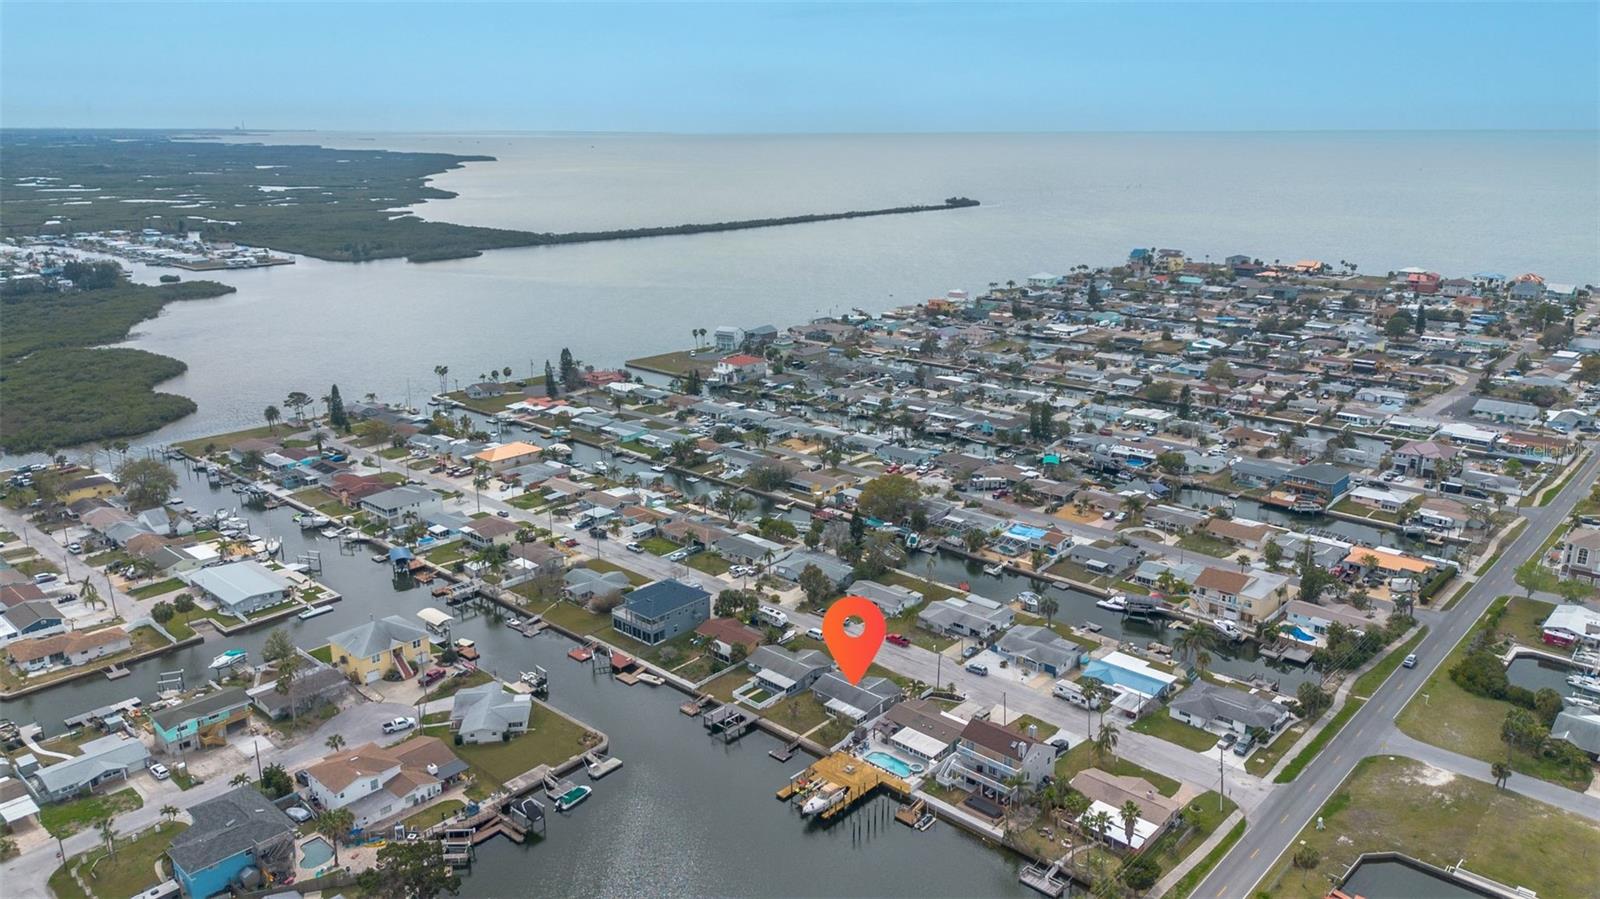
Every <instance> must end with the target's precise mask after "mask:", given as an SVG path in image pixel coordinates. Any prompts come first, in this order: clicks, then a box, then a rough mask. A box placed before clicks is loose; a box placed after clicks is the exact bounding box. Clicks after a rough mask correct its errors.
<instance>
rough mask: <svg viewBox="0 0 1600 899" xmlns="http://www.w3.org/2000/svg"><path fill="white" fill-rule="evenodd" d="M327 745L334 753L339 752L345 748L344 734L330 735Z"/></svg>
mask: <svg viewBox="0 0 1600 899" xmlns="http://www.w3.org/2000/svg"><path fill="white" fill-rule="evenodd" d="M327 744H328V748H329V749H330V750H332V751H334V752H338V751H339V750H340V749H341V748H342V747H343V746H344V735H343V734H329V735H328V739H327Z"/></svg>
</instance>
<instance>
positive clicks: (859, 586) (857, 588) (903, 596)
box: [850, 581, 923, 618]
mask: <svg viewBox="0 0 1600 899" xmlns="http://www.w3.org/2000/svg"><path fill="white" fill-rule="evenodd" d="M850 592H851V593H854V594H855V595H857V596H863V597H866V598H867V599H870V600H872V604H873V605H875V606H877V607H878V611H880V612H882V613H883V614H884V617H886V618H894V617H896V616H897V615H901V614H904V613H905V612H906V610H908V609H911V608H913V607H915V606H916V605H918V604H919V603H921V602H922V600H923V596H922V594H921V593H918V592H917V591H915V590H912V589H910V588H908V587H902V586H900V585H899V584H880V583H878V582H877V581H856V582H855V583H854V584H851V585H850Z"/></svg>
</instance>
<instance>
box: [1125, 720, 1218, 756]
mask: <svg viewBox="0 0 1600 899" xmlns="http://www.w3.org/2000/svg"><path fill="white" fill-rule="evenodd" d="M1133 730H1135V731H1138V732H1139V733H1141V734H1148V735H1150V736H1152V737H1160V738H1161V739H1163V740H1166V741H1167V742H1168V743H1176V744H1178V745H1179V746H1182V747H1183V748H1185V749H1192V750H1194V751H1195V752H1205V751H1207V750H1209V749H1211V748H1212V747H1214V746H1216V745H1217V740H1219V739H1221V738H1220V737H1218V736H1217V735H1216V734H1214V733H1211V732H1210V731H1208V730H1201V729H1200V728H1198V727H1195V726H1194V725H1192V724H1184V723H1183V722H1182V721H1179V720H1178V719H1176V718H1174V717H1172V716H1171V715H1169V714H1167V712H1166V711H1165V710H1161V711H1156V712H1152V713H1151V714H1149V715H1146V716H1144V717H1143V718H1140V719H1139V720H1138V721H1137V722H1135V723H1134V725H1133Z"/></svg>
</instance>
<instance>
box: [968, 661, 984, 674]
mask: <svg viewBox="0 0 1600 899" xmlns="http://www.w3.org/2000/svg"><path fill="white" fill-rule="evenodd" d="M967 671H969V672H971V673H973V674H976V675H978V676H979V677H988V676H989V666H988V665H985V664H983V663H982V662H968V663H967Z"/></svg>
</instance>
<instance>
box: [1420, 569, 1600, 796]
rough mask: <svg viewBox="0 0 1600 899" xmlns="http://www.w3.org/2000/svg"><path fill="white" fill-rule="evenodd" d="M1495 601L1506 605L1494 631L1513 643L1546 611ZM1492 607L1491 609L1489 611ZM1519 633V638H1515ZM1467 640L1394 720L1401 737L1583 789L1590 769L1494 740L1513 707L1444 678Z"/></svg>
mask: <svg viewBox="0 0 1600 899" xmlns="http://www.w3.org/2000/svg"><path fill="white" fill-rule="evenodd" d="M1495 602H1496V604H1499V603H1502V602H1505V603H1506V614H1505V615H1504V617H1502V618H1501V620H1500V625H1499V628H1498V629H1499V631H1500V633H1501V634H1502V635H1508V636H1511V637H1513V638H1517V639H1519V640H1526V639H1527V638H1526V636H1525V634H1526V632H1528V631H1529V630H1530V628H1532V624H1531V622H1532V621H1533V620H1534V619H1535V618H1537V619H1538V620H1543V614H1548V609H1549V608H1550V606H1549V604H1548V603H1538V602H1529V601H1528V600H1524V599H1512V600H1509V601H1507V599H1506V597H1501V598H1500V599H1499V600H1496V601H1495ZM1537 606H1543V607H1544V613H1543V614H1540V610H1539V609H1538V608H1537ZM1494 608H1495V606H1493V605H1491V606H1490V611H1491V612H1492V611H1493V609H1494ZM1519 631H1522V632H1523V634H1524V635H1519ZM1471 640H1472V634H1471V633H1468V634H1467V636H1465V637H1463V638H1462V640H1461V642H1460V643H1458V644H1456V647H1455V648H1454V649H1452V650H1451V651H1450V655H1448V656H1446V657H1445V660H1444V663H1443V664H1441V665H1440V666H1439V669H1438V670H1437V671H1435V672H1434V674H1433V676H1432V677H1430V678H1428V682H1427V683H1426V684H1424V685H1423V686H1422V689H1421V690H1420V691H1419V692H1418V694H1417V696H1416V697H1414V698H1413V699H1412V700H1411V702H1410V703H1409V704H1407V705H1406V707H1405V709H1404V710H1403V711H1402V712H1401V713H1400V715H1399V717H1397V718H1396V719H1395V724H1396V725H1397V726H1398V727H1399V728H1400V730H1401V731H1403V732H1404V733H1406V734H1408V735H1410V736H1412V737H1415V738H1417V739H1418V740H1422V741H1424V742H1427V743H1432V744H1433V745H1435V746H1440V747H1443V748H1445V749H1450V750H1453V751H1455V752H1459V753H1461V754H1462V755H1469V756H1472V757H1473V758H1475V759H1478V760H1480V761H1484V762H1490V763H1493V762H1500V761H1505V762H1508V763H1510V765H1511V769H1512V770H1513V771H1516V772H1517V773H1518V774H1523V775H1527V776H1530V777H1537V778H1540V779H1541V780H1548V781H1550V782H1551V783H1556V784H1560V785H1561V786H1564V787H1569V788H1571V789H1574V790H1582V789H1584V788H1586V787H1587V786H1588V785H1589V781H1590V780H1591V779H1592V774H1593V772H1592V769H1585V770H1584V771H1582V772H1578V771H1573V770H1571V769H1568V768H1566V767H1564V766H1561V765H1558V764H1555V763H1554V762H1553V761H1552V760H1550V759H1546V758H1544V757H1542V756H1541V755H1539V754H1537V753H1534V752H1530V751H1527V750H1525V749H1521V748H1518V747H1515V746H1512V745H1511V744H1509V743H1507V742H1506V741H1504V740H1502V739H1501V738H1500V730H1501V726H1502V725H1503V724H1504V723H1505V718H1506V713H1507V712H1509V711H1511V709H1512V708H1514V706H1513V705H1512V704H1511V703H1509V702H1506V701H1504V700H1499V699H1491V698H1489V697H1487V696H1478V695H1476V694H1473V693H1468V692H1467V691H1466V690H1464V689H1462V688H1461V687H1459V686H1457V685H1456V682H1455V681H1453V680H1451V679H1450V669H1451V668H1452V667H1454V666H1455V665H1456V663H1457V662H1459V661H1460V660H1461V659H1462V658H1463V657H1465V656H1466V654H1467V647H1468V646H1469V644H1470V642H1471Z"/></svg>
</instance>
